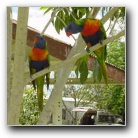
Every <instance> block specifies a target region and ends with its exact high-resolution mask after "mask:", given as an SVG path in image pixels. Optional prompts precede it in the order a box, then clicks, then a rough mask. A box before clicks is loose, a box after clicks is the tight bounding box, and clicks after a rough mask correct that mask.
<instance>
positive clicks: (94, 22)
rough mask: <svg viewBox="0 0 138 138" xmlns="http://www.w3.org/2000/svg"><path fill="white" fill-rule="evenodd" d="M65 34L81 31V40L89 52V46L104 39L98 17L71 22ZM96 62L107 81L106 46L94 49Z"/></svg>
mask: <svg viewBox="0 0 138 138" xmlns="http://www.w3.org/2000/svg"><path fill="white" fill-rule="evenodd" d="M65 32H66V35H67V36H70V35H72V34H76V33H81V35H82V38H83V40H84V41H85V43H86V45H87V46H86V51H87V52H88V53H89V52H90V50H89V48H90V47H92V46H94V45H96V44H97V43H99V42H100V43H101V44H102V41H103V40H104V39H106V32H105V29H104V26H103V24H102V22H101V21H100V20H98V19H91V18H84V19H80V20H76V21H74V22H71V23H70V24H69V25H68V26H67V27H66V28H65ZM94 53H95V55H96V57H97V58H96V60H97V61H98V62H97V63H98V64H99V67H100V68H99V71H101V72H102V75H103V77H104V80H105V82H106V83H107V67H106V64H105V59H106V46H104V47H102V48H99V49H97V50H95V51H94Z"/></svg>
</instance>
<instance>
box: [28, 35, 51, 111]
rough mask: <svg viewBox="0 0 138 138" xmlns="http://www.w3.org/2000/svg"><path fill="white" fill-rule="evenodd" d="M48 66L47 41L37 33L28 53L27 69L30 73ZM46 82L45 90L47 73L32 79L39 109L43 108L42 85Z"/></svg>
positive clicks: (47, 79)
mask: <svg viewBox="0 0 138 138" xmlns="http://www.w3.org/2000/svg"><path fill="white" fill-rule="evenodd" d="M49 66H50V61H49V52H48V49H47V41H46V40H45V39H44V37H43V36H41V35H39V34H37V35H36V36H35V38H34V47H33V48H32V49H31V51H30V53H29V69H30V75H32V74H34V73H36V72H39V71H41V70H43V69H45V68H48V67H49ZM45 77H46V83H47V90H48V89H49V73H47V74H46V75H43V76H40V77H38V78H36V79H35V80H33V81H32V84H33V87H34V89H35V90H36V89H37V97H38V106H39V110H40V111H42V110H43V87H44V83H45Z"/></svg>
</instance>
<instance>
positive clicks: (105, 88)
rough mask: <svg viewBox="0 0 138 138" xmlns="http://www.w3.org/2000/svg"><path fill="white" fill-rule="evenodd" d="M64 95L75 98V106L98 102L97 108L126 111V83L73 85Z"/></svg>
mask: <svg viewBox="0 0 138 138" xmlns="http://www.w3.org/2000/svg"><path fill="white" fill-rule="evenodd" d="M64 96H65V97H72V98H74V101H75V105H74V106H75V107H77V106H91V105H92V104H93V103H97V104H96V107H97V109H105V110H107V111H109V112H112V113H115V114H120V115H122V114H123V113H125V86H124V85H84V86H83V85H71V86H67V87H66V88H65V89H64ZM77 99H78V100H77Z"/></svg>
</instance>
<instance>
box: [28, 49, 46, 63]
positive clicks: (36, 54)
mask: <svg viewBox="0 0 138 138" xmlns="http://www.w3.org/2000/svg"><path fill="white" fill-rule="evenodd" d="M47 55H48V51H47V50H42V49H39V48H33V49H32V50H31V52H30V54H29V57H30V58H31V60H35V61H41V60H45V59H47Z"/></svg>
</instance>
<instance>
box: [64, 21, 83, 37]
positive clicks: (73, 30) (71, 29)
mask: <svg viewBox="0 0 138 138" xmlns="http://www.w3.org/2000/svg"><path fill="white" fill-rule="evenodd" d="M82 29H83V26H82V25H77V24H76V23H75V22H71V23H70V24H69V25H68V26H67V27H66V28H65V32H66V35H67V36H70V35H72V34H77V33H79V32H81V31H82Z"/></svg>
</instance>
